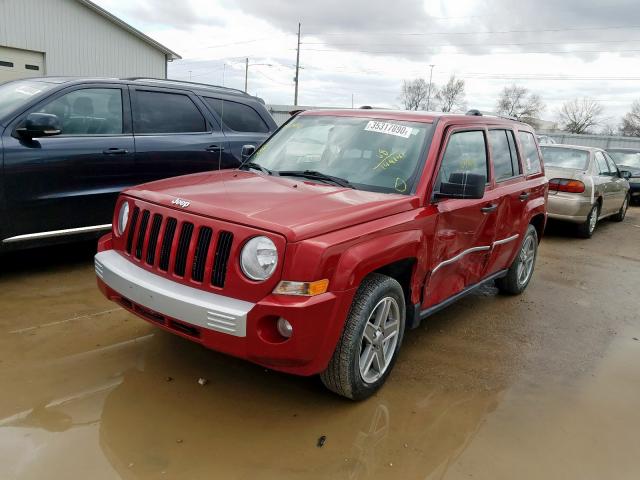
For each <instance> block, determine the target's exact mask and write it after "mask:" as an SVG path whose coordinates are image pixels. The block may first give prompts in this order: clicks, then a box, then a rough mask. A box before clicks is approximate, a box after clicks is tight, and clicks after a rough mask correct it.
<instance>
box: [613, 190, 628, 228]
mask: <svg viewBox="0 0 640 480" xmlns="http://www.w3.org/2000/svg"><path fill="white" fill-rule="evenodd" d="M627 208H629V194H627V196H626V197H624V202H622V206H621V207H620V210H619V211H618V213H616V214H615V215H614V216H613V217H611V219H612V220H613V221H614V222H621V221H623V220H624V217H625V216H626V215H627Z"/></svg>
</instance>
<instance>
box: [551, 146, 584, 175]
mask: <svg viewBox="0 0 640 480" xmlns="http://www.w3.org/2000/svg"><path fill="white" fill-rule="evenodd" d="M540 149H541V150H542V155H543V156H544V164H545V165H547V166H549V167H561V168H575V169H577V170H586V169H587V167H588V163H589V152H585V151H584V150H577V149H575V150H574V149H572V148H554V147H540Z"/></svg>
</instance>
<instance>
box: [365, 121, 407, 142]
mask: <svg viewBox="0 0 640 480" xmlns="http://www.w3.org/2000/svg"><path fill="white" fill-rule="evenodd" d="M364 129H365V131H367V132H377V133H384V134H387V135H394V136H396V137H402V138H409V136H410V135H411V133H412V132H413V128H411V127H405V126H404V125H398V124H397V123H387V122H377V121H375V120H371V121H370V122H369V123H367V126H366V127H364Z"/></svg>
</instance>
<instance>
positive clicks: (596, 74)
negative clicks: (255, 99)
mask: <svg viewBox="0 0 640 480" xmlns="http://www.w3.org/2000/svg"><path fill="white" fill-rule="evenodd" d="M94 1H95V3H97V4H99V5H100V6H101V7H103V8H105V9H107V10H108V11H110V12H111V13H113V14H115V15H116V16H118V17H120V18H121V19H123V20H125V21H126V22H127V23H129V24H131V25H132V26H134V27H135V28H137V29H139V30H141V31H142V32H144V33H145V34H147V35H149V36H150V37H152V38H154V39H155V40H157V41H159V42H160V43H162V44H163V45H165V46H167V47H168V48H170V49H172V50H173V51H175V52H177V53H178V54H180V55H181V56H182V57H183V58H182V60H176V61H174V62H172V63H170V64H169V68H168V75H169V77H170V78H175V79H181V80H189V79H191V80H192V81H194V82H195V81H197V82H203V83H212V84H217V85H225V86H228V87H234V88H239V89H243V88H244V73H245V59H246V58H249V75H248V91H249V93H251V94H256V95H258V96H260V97H262V98H264V100H265V101H266V102H267V103H268V104H287V105H291V104H293V97H294V82H293V79H294V76H295V69H294V66H295V62H296V45H297V29H298V22H300V23H301V24H302V26H301V31H302V35H301V48H300V65H301V70H300V86H299V101H298V103H299V104H300V105H312V106H332V107H349V108H350V107H351V106H352V104H353V105H354V106H356V107H357V106H361V105H373V106H376V107H385V108H387V107H400V106H401V102H400V100H399V94H400V88H401V85H402V82H403V80H412V79H416V78H419V77H421V78H425V79H426V80H427V81H429V76H430V72H431V67H430V66H431V65H433V66H434V67H433V82H434V83H435V84H436V85H442V84H444V83H446V81H447V80H448V78H449V77H450V76H451V75H456V76H457V77H458V78H462V79H464V80H465V83H466V101H467V105H468V107H469V108H478V109H480V110H486V111H492V110H495V104H496V99H497V97H498V95H499V93H500V91H501V90H502V89H503V88H504V87H505V86H507V85H510V84H513V83H516V84H518V85H521V86H524V87H526V88H528V89H529V90H530V91H531V92H533V93H537V94H538V95H540V96H541V97H542V99H543V100H544V102H545V103H546V106H547V108H546V110H545V111H544V113H543V115H542V117H543V118H544V119H548V120H557V116H558V114H557V113H558V110H559V109H560V107H561V106H562V103H563V102H564V101H566V100H570V99H573V98H576V97H589V98H593V99H595V100H598V101H599V102H601V104H602V105H603V107H604V115H605V117H606V119H605V122H606V123H608V124H611V125H616V124H618V123H619V122H620V118H621V117H622V115H624V114H625V113H626V112H627V111H628V110H629V108H630V106H631V103H632V102H633V100H635V99H640V88H639V85H640V3H638V1H637V0H610V1H601V0H598V1H589V0H518V1H513V0H511V1H506V0H483V1H478V0H448V1H447V0H323V1H320V0H313V1H308V0H297V1H296V0H268V1H264V0H181V1H179V2H178V1H175V0H136V1H131V0H94ZM352 102H353V103H352Z"/></svg>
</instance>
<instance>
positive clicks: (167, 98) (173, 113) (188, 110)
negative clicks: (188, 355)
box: [133, 90, 207, 133]
mask: <svg viewBox="0 0 640 480" xmlns="http://www.w3.org/2000/svg"><path fill="white" fill-rule="evenodd" d="M135 96H136V101H135V104H134V111H133V130H134V132H135V133H197V132H206V131H207V122H206V121H205V119H204V117H203V116H202V113H200V110H198V107H196V104H195V103H193V100H191V99H190V98H189V97H188V96H187V95H183V94H180V93H165V92H147V91H142V90H137V91H136V92H135Z"/></svg>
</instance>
